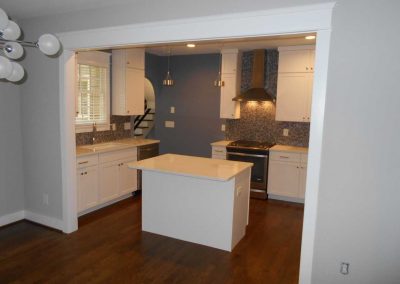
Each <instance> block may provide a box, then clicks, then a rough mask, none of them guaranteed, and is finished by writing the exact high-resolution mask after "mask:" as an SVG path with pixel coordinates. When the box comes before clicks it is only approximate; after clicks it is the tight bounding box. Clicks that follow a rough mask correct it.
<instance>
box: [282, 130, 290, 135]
mask: <svg viewBox="0 0 400 284" xmlns="http://www.w3.org/2000/svg"><path fill="white" fill-rule="evenodd" d="M283 136H289V129H287V128H284V129H283Z"/></svg>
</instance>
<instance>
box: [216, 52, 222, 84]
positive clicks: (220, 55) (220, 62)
mask: <svg viewBox="0 0 400 284" xmlns="http://www.w3.org/2000/svg"><path fill="white" fill-rule="evenodd" d="M221 68H222V53H220V54H219V66H218V76H217V79H215V81H214V86H215V87H219V88H220V87H223V86H224V82H223V81H222V78H221Z"/></svg>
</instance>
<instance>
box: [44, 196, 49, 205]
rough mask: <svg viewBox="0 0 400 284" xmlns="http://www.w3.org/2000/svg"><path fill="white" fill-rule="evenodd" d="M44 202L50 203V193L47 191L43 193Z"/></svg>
mask: <svg viewBox="0 0 400 284" xmlns="http://www.w3.org/2000/svg"><path fill="white" fill-rule="evenodd" d="M43 204H45V205H49V195H48V194H47V193H43Z"/></svg>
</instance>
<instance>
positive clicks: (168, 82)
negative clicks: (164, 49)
mask: <svg viewBox="0 0 400 284" xmlns="http://www.w3.org/2000/svg"><path fill="white" fill-rule="evenodd" d="M170 57H171V49H170V50H169V51H168V70H167V76H165V79H164V80H163V85H164V86H167V87H171V86H173V85H174V80H173V79H172V77H171V74H170V72H169V60H170Z"/></svg>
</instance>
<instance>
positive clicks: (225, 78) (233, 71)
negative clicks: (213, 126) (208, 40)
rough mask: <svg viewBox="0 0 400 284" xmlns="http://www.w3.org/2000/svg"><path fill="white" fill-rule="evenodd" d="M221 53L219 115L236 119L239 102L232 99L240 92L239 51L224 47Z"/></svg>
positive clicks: (238, 114)
mask: <svg viewBox="0 0 400 284" xmlns="http://www.w3.org/2000/svg"><path fill="white" fill-rule="evenodd" d="M221 54H222V57H221V60H222V62H221V80H222V86H221V101H220V117H221V118H228V119H237V118H240V103H239V102H236V101H232V99H233V98H234V97H236V95H237V94H238V92H240V77H241V64H242V60H241V53H240V52H239V51H238V50H237V49H225V50H222V51H221Z"/></svg>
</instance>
